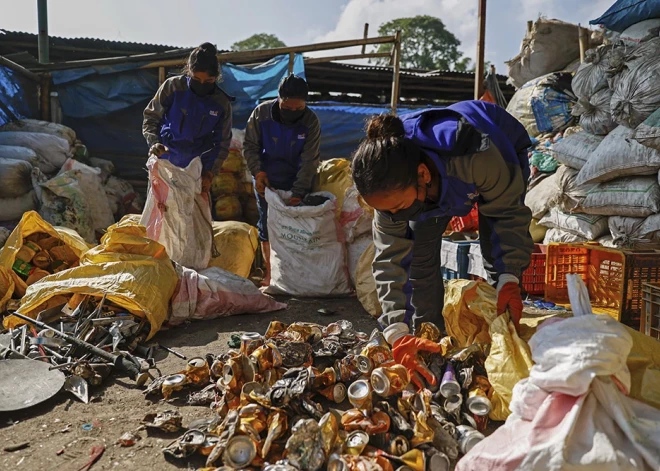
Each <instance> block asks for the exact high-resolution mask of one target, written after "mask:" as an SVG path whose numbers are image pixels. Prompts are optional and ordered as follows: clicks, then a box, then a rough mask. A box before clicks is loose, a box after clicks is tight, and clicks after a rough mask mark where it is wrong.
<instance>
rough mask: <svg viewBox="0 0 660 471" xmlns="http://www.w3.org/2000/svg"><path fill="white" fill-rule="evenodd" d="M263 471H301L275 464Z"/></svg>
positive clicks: (289, 466) (282, 464) (286, 465)
mask: <svg viewBox="0 0 660 471" xmlns="http://www.w3.org/2000/svg"><path fill="white" fill-rule="evenodd" d="M263 471H299V469H298V468H296V467H294V466H291V465H289V464H285V463H275V464H269V465H266V467H265V468H264V469H263Z"/></svg>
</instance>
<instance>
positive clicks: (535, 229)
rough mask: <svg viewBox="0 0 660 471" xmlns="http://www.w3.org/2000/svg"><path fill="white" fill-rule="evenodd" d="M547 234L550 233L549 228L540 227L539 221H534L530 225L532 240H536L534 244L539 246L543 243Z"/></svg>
mask: <svg viewBox="0 0 660 471" xmlns="http://www.w3.org/2000/svg"><path fill="white" fill-rule="evenodd" d="M546 232H548V228H547V227H545V226H539V220H538V219H532V222H531V223H530V224H529V234H530V235H531V236H532V240H534V242H536V243H537V244H540V243H541V242H543V239H545V233H546Z"/></svg>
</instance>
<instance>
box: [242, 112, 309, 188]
mask: <svg viewBox="0 0 660 471" xmlns="http://www.w3.org/2000/svg"><path fill="white" fill-rule="evenodd" d="M320 144H321V127H320V124H319V120H318V118H317V117H316V114H314V112H313V111H312V110H310V109H309V108H306V109H305V112H304V114H303V115H302V117H301V118H300V119H299V120H298V121H297V122H296V123H294V124H291V125H288V124H284V123H282V121H281V119H280V116H279V106H278V104H277V100H272V101H267V102H264V103H262V104H260V105H259V106H257V108H256V109H255V110H254V111H253V112H252V115H251V116H250V119H249V120H248V123H247V128H246V130H245V143H244V147H243V151H244V155H245V160H246V161H247V164H248V167H249V168H250V171H251V172H252V175H256V174H257V173H259V172H266V175H268V181H269V183H270V184H271V185H272V186H273V187H275V188H277V189H279V190H287V191H291V192H292V193H293V194H294V195H295V196H301V197H302V196H304V195H305V194H307V193H308V192H309V191H310V190H311V188H312V180H313V179H314V175H315V174H316V168H317V167H318V164H319V156H320V150H319V148H320Z"/></svg>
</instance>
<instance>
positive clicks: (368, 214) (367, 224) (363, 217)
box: [339, 185, 374, 244]
mask: <svg viewBox="0 0 660 471" xmlns="http://www.w3.org/2000/svg"><path fill="white" fill-rule="evenodd" d="M373 219H374V215H373V210H371V211H369V210H368V209H365V208H364V207H363V206H362V205H361V204H360V193H358V191H357V188H355V185H353V186H351V187H349V188H348V189H347V190H346V193H344V202H343V204H342V207H341V212H340V213H339V224H340V225H341V227H342V229H343V230H344V235H345V237H346V242H347V243H349V244H350V243H351V242H353V241H354V240H355V239H357V238H358V237H360V236H362V235H364V234H367V233H371V225H372V222H373Z"/></svg>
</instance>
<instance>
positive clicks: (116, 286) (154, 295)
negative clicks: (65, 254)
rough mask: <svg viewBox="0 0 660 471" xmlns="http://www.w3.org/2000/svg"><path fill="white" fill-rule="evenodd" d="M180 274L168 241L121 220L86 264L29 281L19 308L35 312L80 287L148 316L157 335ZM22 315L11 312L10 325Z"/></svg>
mask: <svg viewBox="0 0 660 471" xmlns="http://www.w3.org/2000/svg"><path fill="white" fill-rule="evenodd" d="M177 281H178V278H177V275H176V272H175V271H174V267H173V266H172V262H171V260H170V259H169V257H168V256H167V252H166V251H165V247H163V246H162V245H161V244H159V243H158V242H155V241H153V240H151V239H149V238H147V232H146V229H145V227H144V226H139V225H131V224H130V222H120V223H118V224H115V225H113V226H110V227H109V228H108V232H107V233H106V234H105V235H104V236H103V238H102V239H101V245H99V246H97V247H95V248H93V249H91V250H89V251H88V252H87V253H85V254H84V255H83V256H82V257H81V259H80V266H79V267H75V268H71V269H69V270H65V271H63V272H60V273H56V274H54V275H50V276H47V277H46V278H43V279H42V280H41V281H39V283H35V284H34V285H32V286H30V287H28V290H27V293H26V294H25V296H24V297H23V300H22V302H21V307H20V308H19V310H18V312H19V313H21V314H24V315H26V316H29V317H32V318H35V317H36V316H37V314H38V313H39V312H41V311H42V310H43V309H44V308H46V307H47V306H48V303H49V300H51V298H53V297H55V296H62V295H70V294H74V293H79V294H86V295H92V296H98V297H100V296H102V295H103V294H104V293H106V294H107V299H108V300H109V301H111V302H113V303H115V304H117V305H118V306H121V307H123V308H124V309H126V310H127V311H128V312H130V313H131V314H134V315H136V316H138V317H142V318H144V317H146V318H147V320H148V321H149V323H150V325H151V331H150V333H149V338H151V337H152V336H153V335H154V334H155V333H156V332H158V330H159V329H160V326H161V325H162V324H163V322H164V321H165V319H166V318H167V310H168V305H169V301H170V298H171V297H172V294H173V293H174V288H175V287H176V284H177ZM20 323H21V321H20V319H18V318H16V317H14V316H9V317H7V318H5V320H4V326H5V327H6V328H9V327H15V326H16V325H19V324H20Z"/></svg>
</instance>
